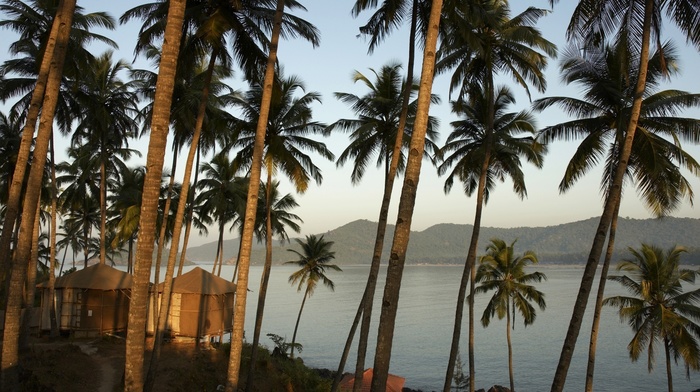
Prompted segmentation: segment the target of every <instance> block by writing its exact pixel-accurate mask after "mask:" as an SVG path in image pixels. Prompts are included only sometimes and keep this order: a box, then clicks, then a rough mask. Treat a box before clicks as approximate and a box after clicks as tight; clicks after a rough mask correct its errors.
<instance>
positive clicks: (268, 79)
mask: <svg viewBox="0 0 700 392" xmlns="http://www.w3.org/2000/svg"><path fill="white" fill-rule="evenodd" d="M283 16H284V0H277V8H276V9H275V18H274V21H273V26H272V36H271V38H270V52H269V54H268V58H267V65H266V68H265V78H264V80H263V91H262V99H261V103H260V118H259V119H258V125H257V128H256V130H255V131H256V132H255V143H254V147H253V158H252V159H253V160H252V163H251V167H250V179H249V184H248V196H247V197H246V208H245V217H244V222H243V233H242V235H241V247H240V253H239V258H240V261H239V269H238V279H237V281H236V301H235V304H234V309H233V332H232V333H231V354H230V357H229V363H228V372H227V376H226V389H225V391H226V392H236V391H238V381H239V380H238V378H239V374H238V372H239V370H240V368H241V352H242V351H243V328H244V326H245V308H246V298H247V295H248V273H249V269H250V254H251V251H252V246H253V231H254V229H255V218H256V211H257V207H258V192H259V191H260V173H261V171H262V163H263V162H262V158H263V150H264V148H265V131H266V129H267V120H268V117H269V115H270V103H271V102H272V88H273V84H274V77H275V63H276V62H277V47H278V45H279V38H280V31H281V30H282V17H283Z"/></svg>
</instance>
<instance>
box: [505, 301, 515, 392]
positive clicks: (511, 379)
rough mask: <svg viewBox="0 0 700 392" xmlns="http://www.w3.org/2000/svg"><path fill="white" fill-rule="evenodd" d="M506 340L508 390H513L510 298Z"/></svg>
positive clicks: (513, 391)
mask: <svg viewBox="0 0 700 392" xmlns="http://www.w3.org/2000/svg"><path fill="white" fill-rule="evenodd" d="M506 340H507V341H508V379H509V380H510V390H511V392H515V382H514V381H513V343H512V342H511V340H510V300H508V305H507V309H506Z"/></svg>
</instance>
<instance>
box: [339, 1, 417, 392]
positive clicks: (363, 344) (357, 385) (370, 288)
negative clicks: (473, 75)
mask: <svg viewBox="0 0 700 392" xmlns="http://www.w3.org/2000/svg"><path fill="white" fill-rule="evenodd" d="M417 13H418V2H417V0H413V9H412V11H411V27H410V31H409V48H408V65H407V67H406V83H405V84H404V90H403V96H402V102H401V114H400V115H399V124H398V127H397V130H396V140H395V141H394V148H393V151H392V155H391V161H390V163H389V167H388V172H387V174H386V177H385V180H384V195H383V197H382V205H381V207H380V209H379V222H378V223H377V235H376V238H375V242H374V252H373V254H372V263H371V266H370V272H369V277H368V278H367V289H365V296H366V297H365V298H363V300H362V303H363V304H364V308H363V309H362V326H361V327H360V339H359V342H358V346H357V362H356V364H355V381H354V384H353V392H359V391H360V390H361V389H362V382H363V375H364V369H365V358H366V356H367V340H368V337H369V329H370V325H371V321H372V308H373V306H374V293H375V290H376V286H377V277H378V276H379V265H380V264H381V259H382V250H383V248H384V237H385V235H386V226H387V222H388V216H389V206H390V204H391V196H392V192H393V190H394V181H395V179H396V172H397V170H398V166H399V158H400V156H401V149H402V147H403V136H404V133H405V130H406V121H407V118H408V104H409V102H410V97H411V92H412V91H413V89H412V87H413V68H414V67H413V64H414V62H415V57H416V56H415V52H416V50H415V40H416V24H417ZM348 348H349V347H348ZM341 372H342V369H341Z"/></svg>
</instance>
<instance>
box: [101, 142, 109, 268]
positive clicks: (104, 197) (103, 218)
mask: <svg viewBox="0 0 700 392" xmlns="http://www.w3.org/2000/svg"><path fill="white" fill-rule="evenodd" d="M102 137H103V138H104V137H105V134H104V132H103V133H102ZM106 237H107V170H106V168H105V162H104V158H102V159H101V162H100V264H102V265H105V264H107V241H106Z"/></svg>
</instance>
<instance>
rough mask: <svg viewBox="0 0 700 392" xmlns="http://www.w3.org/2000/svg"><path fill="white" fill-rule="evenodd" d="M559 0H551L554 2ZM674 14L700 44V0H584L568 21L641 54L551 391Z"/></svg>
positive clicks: (556, 387) (574, 335) (574, 31)
mask: <svg viewBox="0 0 700 392" xmlns="http://www.w3.org/2000/svg"><path fill="white" fill-rule="evenodd" d="M556 2H557V1H555V0H550V4H554V3H556ZM664 10H665V11H666V14H667V15H668V16H669V17H670V18H671V19H673V21H674V22H675V23H676V25H677V26H678V27H679V28H680V30H681V31H682V32H683V33H684V34H685V35H686V38H687V41H688V42H690V43H692V44H693V45H695V46H696V47H700V29H698V20H697V15H698V14H699V13H700V4H699V3H697V2H696V1H692V0H671V1H657V0H644V1H643V2H642V1H633V2H626V3H621V2H617V1H609V0H582V1H580V2H579V4H578V6H577V7H576V9H575V10H574V14H573V16H572V18H571V22H570V23H569V27H568V30H567V37H568V38H569V39H572V40H573V41H576V42H577V43H579V46H580V47H587V46H590V45H600V44H605V43H606V42H607V38H608V36H609V34H610V33H613V34H616V39H618V40H620V41H622V42H624V44H625V45H626V46H628V47H629V48H630V51H631V52H632V53H635V54H638V61H639V66H638V73H637V75H638V77H637V81H636V85H635V87H634V96H633V97H634V99H633V101H632V108H631V110H630V115H629V123H628V124H627V131H626V132H625V139H624V142H623V144H622V145H621V147H620V154H619V156H618V164H617V166H616V168H615V174H614V176H613V177H612V182H611V186H610V192H609V196H608V198H607V199H606V201H605V206H604V208H603V213H602V214H601V217H600V221H599V224H598V227H597V228H596V235H595V237H594V239H593V244H592V245H591V251H590V253H589V257H588V261H587V263H586V267H585V269H584V271H583V275H582V277H581V285H580V287H579V292H578V294H577V296H576V302H575V303H574V309H573V311H572V314H571V321H570V322H569V328H568V329H567V332H566V337H565V338H564V343H563V345H562V351H561V355H560V357H559V362H558V364H557V370H556V371H555V374H554V379H553V381H552V389H551V390H552V392H561V391H562V390H563V389H564V384H565V382H566V374H567V372H568V370H569V365H570V364H571V358H572V356H573V352H574V348H575V346H576V340H577V339H578V334H579V331H580V329H581V322H582V320H583V314H584V313H585V311H586V305H587V303H588V297H589V293H590V291H591V287H592V285H593V279H594V277H595V272H596V269H597V267H598V262H599V260H600V254H601V252H602V249H603V246H604V243H605V240H606V237H607V233H608V230H609V228H610V225H611V222H612V220H613V218H614V213H615V210H616V209H617V205H618V204H619V203H620V198H621V194H622V186H623V181H624V176H625V173H626V171H627V164H628V161H629V159H630V154H631V151H632V145H633V141H634V139H635V133H636V130H637V122H638V121H639V117H640V114H641V110H642V109H641V108H642V100H643V99H644V95H645V88H646V79H647V73H648V64H649V61H648V59H649V53H650V43H651V40H652V39H656V42H657V43H659V44H660V42H661V40H660V38H659V37H660V35H661V27H662V16H661V15H662V12H663V11H664Z"/></svg>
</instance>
